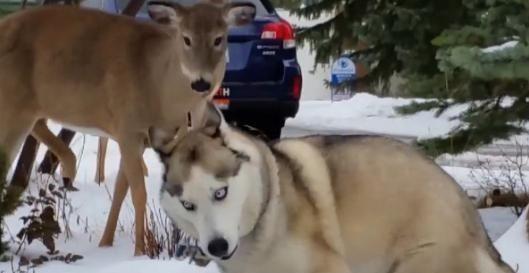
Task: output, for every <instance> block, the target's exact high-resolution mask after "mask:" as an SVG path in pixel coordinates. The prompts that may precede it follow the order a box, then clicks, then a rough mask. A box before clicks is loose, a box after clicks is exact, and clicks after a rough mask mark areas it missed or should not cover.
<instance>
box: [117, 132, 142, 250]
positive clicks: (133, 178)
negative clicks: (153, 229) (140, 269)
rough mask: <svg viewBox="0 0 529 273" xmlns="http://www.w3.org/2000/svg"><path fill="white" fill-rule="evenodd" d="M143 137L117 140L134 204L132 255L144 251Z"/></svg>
mask: <svg viewBox="0 0 529 273" xmlns="http://www.w3.org/2000/svg"><path fill="white" fill-rule="evenodd" d="M144 143H145V142H144V139H143V138H142V137H141V136H139V135H137V136H135V137H129V136H127V138H125V139H120V140H119V148H120V151H121V160H122V162H123V165H122V167H123V168H124V169H125V176H126V178H127V181H128V184H129V187H130V191H131V196H132V204H133V206H134V220H135V221H134V222H135V223H134V224H135V235H136V236H135V238H136V242H135V249H134V255H136V256H138V255H142V254H144V251H145V241H144V238H145V236H144V234H145V231H144V228H145V206H146V202H147V193H146V190H145V181H144V176H143V166H142V160H143V159H142V155H143V151H144V149H145V147H144Z"/></svg>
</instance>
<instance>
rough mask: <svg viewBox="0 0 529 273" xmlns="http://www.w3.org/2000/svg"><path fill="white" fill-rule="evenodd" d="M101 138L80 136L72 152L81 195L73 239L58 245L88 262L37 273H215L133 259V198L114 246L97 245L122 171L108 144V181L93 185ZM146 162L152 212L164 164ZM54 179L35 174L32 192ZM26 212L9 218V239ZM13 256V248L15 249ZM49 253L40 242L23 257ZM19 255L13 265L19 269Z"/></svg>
mask: <svg viewBox="0 0 529 273" xmlns="http://www.w3.org/2000/svg"><path fill="white" fill-rule="evenodd" d="M50 127H51V128H52V130H53V131H54V132H57V131H58V130H59V129H60V127H59V126H57V125H53V126H50ZM97 140H98V139H97V138H96V137H93V136H88V135H82V134H77V135H76V137H75V138H74V140H73V141H72V144H71V146H70V147H71V148H72V150H73V151H74V153H75V154H76V155H77V158H78V164H79V165H78V174H77V178H76V180H75V182H74V185H75V186H76V187H78V188H79V191H78V192H73V193H69V198H70V200H71V207H72V213H71V215H70V216H69V223H70V227H71V230H72V233H73V236H72V237H71V238H69V239H66V238H65V236H64V234H61V236H60V237H59V239H58V240H57V244H58V245H57V249H59V250H60V252H61V254H66V253H73V254H79V255H82V256H84V259H82V260H80V261H77V262H75V263H73V264H65V263H63V262H49V263H45V264H44V265H41V266H39V267H38V268H37V269H36V272H37V273H48V272H49V273H62V272H75V273H85V272H86V273H93V272H97V273H114V272H115V273H119V272H129V273H135V272H138V273H140V272H149V271H153V270H156V272H179V273H187V272H200V273H202V272H203V273H217V272H218V270H217V268H216V266H215V265H210V266H208V267H207V268H200V267H196V266H194V265H190V264H188V263H187V262H183V261H177V260H165V261H162V260H150V259H149V258H147V257H139V258H137V257H134V256H133V248H134V246H133V223H134V221H133V219H134V214H133V213H134V210H133V206H132V202H131V200H130V194H129V195H128V196H127V198H126V202H125V204H124V205H123V207H122V210H121V215H120V218H119V222H118V228H117V231H116V239H115V243H114V246H113V247H110V248H99V247H98V246H97V245H98V242H99V239H100V237H101V235H102V233H103V229H104V227H105V223H106V217H107V215H108V212H109V209H110V202H111V199H110V194H111V193H112V192H113V188H114V182H115V177H116V175H117V171H118V167H119V149H118V146H117V144H116V143H115V142H113V141H109V146H108V151H107V159H106V163H107V164H106V177H107V179H106V181H105V183H103V184H102V185H97V184H96V183H95V182H94V175H95V165H96V164H95V163H96V155H97ZM44 152H45V149H44V148H42V147H41V148H40V149H39V154H38V157H37V158H38V160H37V162H40V160H41V159H42V157H43V155H44ZM144 159H145V161H146V163H147V165H148V166H149V167H148V168H149V177H147V178H146V186H147V196H148V203H149V207H150V208H151V209H153V210H157V208H159V206H158V190H159V187H160V180H161V179H160V178H161V175H162V173H161V164H160V163H159V159H158V156H157V155H156V154H155V153H154V152H153V151H152V150H147V151H146V152H145V154H144ZM53 180H54V177H51V176H48V175H40V174H36V171H34V172H33V176H32V181H31V182H30V188H29V189H28V192H29V193H33V194H35V193H36V192H37V191H38V185H41V186H42V185H46V184H47V183H53ZM28 210H29V209H28V208H27V207H22V208H20V209H18V210H17V211H16V213H15V214H14V215H11V216H9V217H7V218H6V219H5V220H6V221H5V222H6V227H7V228H8V230H9V232H10V233H11V236H13V237H14V235H15V234H16V233H17V232H18V231H19V230H20V228H21V227H22V222H21V221H20V220H19V217H20V216H23V215H26V214H27V212H28ZM17 246H18V245H17V244H16V243H11V247H12V249H13V248H16V247H17ZM13 252H14V249H13ZM45 253H46V249H45V248H44V246H43V245H42V244H41V243H40V242H39V241H35V242H33V243H32V244H31V245H29V246H28V247H26V248H25V249H24V251H23V255H24V256H26V257H28V258H30V259H32V258H36V257H38V256H40V255H42V254H45ZM17 259H18V256H17V258H16V259H15V261H14V265H15V268H16V265H17V264H18V262H17ZM0 272H6V273H7V272H12V270H11V263H10V262H4V263H0Z"/></svg>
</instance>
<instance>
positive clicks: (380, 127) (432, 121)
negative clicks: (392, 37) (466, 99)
mask: <svg viewBox="0 0 529 273" xmlns="http://www.w3.org/2000/svg"><path fill="white" fill-rule="evenodd" d="M412 101H413V100H412V99H403V98H379V97H377V96H374V95H370V94H367V93H358V94H356V95H355V96H353V97H352V98H351V99H349V100H345V101H338V102H331V101H302V102H301V105H300V109H299V112H298V114H297V115H296V117H295V118H294V119H289V120H287V125H288V126H292V127H300V128H305V129H310V130H321V129H324V130H344V131H367V132H372V133H377V134H391V135H403V136H413V137H419V138H427V137H434V136H441V135H445V134H447V133H448V132H449V131H450V130H451V129H452V128H453V127H455V126H457V125H458V124H459V122H458V121H457V120H451V118H453V117H455V116H457V115H458V114H460V113H461V112H462V111H463V110H464V109H465V108H466V106H464V105H463V106H455V107H452V108H450V109H448V110H447V111H446V112H445V113H443V115H441V116H440V117H438V118H437V117H435V112H434V111H423V112H419V113H417V114H414V115H410V116H402V115H399V114H397V113H396V112H395V110H394V107H396V106H402V105H407V104H409V103H410V102H412ZM416 101H423V100H420V99H417V100H416Z"/></svg>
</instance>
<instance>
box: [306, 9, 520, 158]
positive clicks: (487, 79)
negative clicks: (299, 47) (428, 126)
mask: <svg viewBox="0 0 529 273" xmlns="http://www.w3.org/2000/svg"><path fill="white" fill-rule="evenodd" d="M296 13H297V14H299V15H302V16H305V17H308V18H313V17H317V16H319V15H320V14H321V13H331V14H334V16H333V18H332V19H330V20H328V21H327V22H324V23H322V24H319V25H316V26H314V27H311V28H308V29H305V30H302V31H301V32H300V33H299V38H300V39H301V41H305V42H309V43H310V44H311V46H312V47H313V48H314V49H315V50H316V61H317V62H320V63H326V62H328V61H329V60H330V59H332V58H334V57H336V56H338V55H340V54H342V53H343V52H347V51H349V52H350V54H349V55H350V56H351V58H353V59H354V60H355V61H359V62H364V63H365V64H366V65H367V67H370V68H371V71H370V73H369V76H368V77H366V78H364V79H362V80H363V81H366V82H367V83H369V84H371V83H374V82H377V81H379V80H382V81H383V82H386V83H387V82H388V80H389V77H390V76H391V75H392V74H394V73H396V74H398V75H399V76H401V77H402V78H404V79H405V80H406V82H407V84H406V85H405V88H406V91H407V92H408V93H409V94H410V95H412V96H417V97H425V98H433V99H435V100H431V101H427V102H424V103H416V104H412V105H409V106H406V107H403V108H401V109H400V111H401V112H402V113H414V112H417V111H421V110H429V109H438V112H437V113H438V114H441V113H442V112H443V111H445V110H446V109H448V108H449V107H451V106H453V105H455V104H460V103H468V104H469V105H470V106H469V108H468V109H467V111H465V112H464V113H462V114H461V115H460V116H459V117H458V118H459V119H460V120H461V121H462V125H461V126H460V127H457V128H455V129H454V130H453V131H451V132H450V134H449V135H448V136H447V137H443V138H434V139H428V140H424V141H421V142H420V143H419V144H420V145H421V146H422V147H424V148H426V150H427V151H428V152H429V153H430V154H432V155H437V154H439V153H444V152H451V153H458V152H462V151H464V150H467V149H471V148H474V147H476V146H478V145H482V144H486V143H490V142H492V141H493V140H494V139H497V138H507V137H509V136H511V135H512V134H516V133H520V132H522V131H523V130H524V128H523V123H524V121H525V120H527V119H529V107H528V105H527V104H528V103H527V102H526V98H527V96H528V95H529V94H528V93H529V89H528V80H529V61H528V60H529V47H528V42H529V32H528V27H529V2H528V1H526V0H487V1H483V0H446V1H443V0H429V1H420V0H400V1H399V0H392V1H385V0H375V1H371V0H348V1H338V0H321V1H319V2H317V3H315V4H312V5H309V6H306V7H303V8H301V9H299V10H297V11H296ZM513 41H514V42H513ZM507 42H510V43H509V44H508V45H511V47H508V48H503V49H502V50H498V51H492V50H483V48H487V47H490V46H493V45H501V44H504V43H507ZM361 44H364V45H366V46H362V47H358V45H361Z"/></svg>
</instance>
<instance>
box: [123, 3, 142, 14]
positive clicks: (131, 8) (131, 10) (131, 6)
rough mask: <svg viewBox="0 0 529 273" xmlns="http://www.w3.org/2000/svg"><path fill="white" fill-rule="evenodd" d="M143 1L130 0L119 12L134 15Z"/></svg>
mask: <svg viewBox="0 0 529 273" xmlns="http://www.w3.org/2000/svg"><path fill="white" fill-rule="evenodd" d="M144 3H145V0H130V2H129V3H128V4H127V6H126V7H125V8H124V9H123V11H122V12H121V14H123V15H127V16H132V17H134V16H136V14H137V13H138V11H140V9H141V7H142V6H143V4H144Z"/></svg>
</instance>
